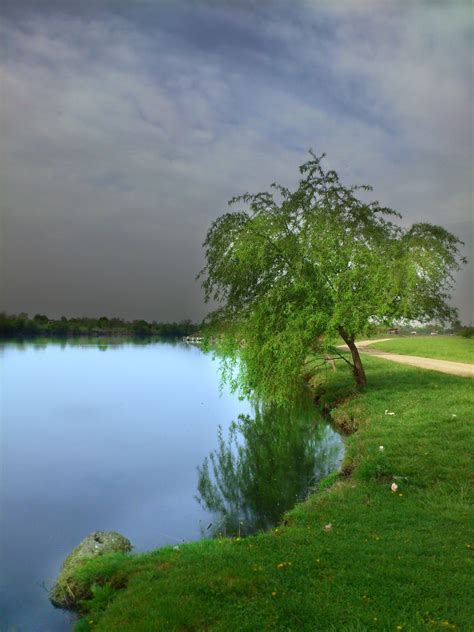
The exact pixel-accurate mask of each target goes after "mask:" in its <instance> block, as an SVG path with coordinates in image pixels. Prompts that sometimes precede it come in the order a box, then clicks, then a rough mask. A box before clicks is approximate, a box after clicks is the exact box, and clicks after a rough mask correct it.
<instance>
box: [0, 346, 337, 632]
mask: <svg viewBox="0 0 474 632" xmlns="http://www.w3.org/2000/svg"><path fill="white" fill-rule="evenodd" d="M0 362H1V369H0V370H1V375H0V388H1V404H0V411H1V414H2V420H1V422H2V423H1V429H2V472H1V477H2V480H1V513H2V516H1V524H2V532H1V538H2V545H1V569H2V575H1V578H0V581H1V585H0V593H1V597H0V613H1V614H0V630H1V632H6V631H7V630H8V632H66V631H69V630H71V628H72V624H71V617H70V615H69V614H68V613H66V612H64V611H61V610H56V609H55V608H53V607H52V606H51V604H50V603H49V600H48V594H47V590H48V588H49V587H50V586H51V584H52V583H53V581H54V578H55V577H56V575H57V573H58V571H59V568H60V566H61V563H62V561H63V559H64V558H65V556H66V555H67V554H68V553H69V552H70V551H71V549H72V548H74V547H75V546H76V545H77V544H78V543H79V542H80V541H81V540H82V539H83V538H84V537H85V536H86V535H88V534H89V533H91V532H92V531H96V530H103V531H107V530H114V531H119V532H120V533H122V534H123V535H125V536H126V537H128V538H129V539H130V541H131V542H132V544H133V545H134V547H135V550H136V551H145V550H149V549H151V548H155V547H158V546H163V545H170V544H171V545H177V544H179V543H181V542H184V541H187V540H195V539H199V538H201V537H212V536H215V535H218V534H220V533H225V534H226V535H232V534H233V533H235V532H236V529H238V530H239V532H240V529H242V532H243V534H244V533H247V532H251V531H252V530H255V529H261V528H267V527H268V526H270V525H271V524H272V523H274V522H275V520H278V519H279V516H280V515H281V512H282V511H284V510H285V509H287V508H288V506H291V504H294V502H296V501H297V500H298V499H300V498H303V497H304V495H305V494H306V493H307V489H308V487H310V486H312V485H314V484H315V483H316V482H317V479H318V478H320V477H321V476H323V475H325V474H327V473H328V472H329V471H331V470H332V469H334V468H335V467H337V466H338V464H339V463H340V460H341V457H342V442H341V440H340V438H339V437H338V435H337V434H336V433H334V432H333V431H332V430H331V429H330V428H329V427H328V426H327V425H326V424H324V423H323V422H318V423H316V424H315V423H314V421H315V420H317V412H316V410H312V411H311V413H310V416H311V424H308V423H306V421H308V419H309V418H308V412H305V413H304V414H301V415H300V418H301V419H300V421H301V420H302V419H306V421H305V422H304V427H303V426H301V428H300V425H299V424H300V421H298V423H296V422H295V423H292V422H291V420H289V418H288V415H287V414H286V413H285V414H282V412H281V411H275V410H273V409H272V408H268V407H267V408H266V409H265V410H261V409H258V410H256V409H255V407H254V406H252V405H251V404H250V402H248V401H242V400H240V399H239V398H238V397H237V395H235V394H231V393H229V392H228V391H226V390H225V389H224V390H223V391H222V393H221V392H220V389H219V374H218V364H217V362H216V361H213V359H212V357H211V355H210V354H204V353H203V352H201V350H200V349H199V348H197V347H194V346H191V345H186V344H184V343H168V342H156V341H154V342H148V343H143V344H140V343H132V342H125V343H124V342H118V341H115V342H112V343H104V342H99V341H97V340H94V341H82V340H80V341H78V340H73V341H67V342H66V341H63V342H54V341H47V342H44V341H27V342H19V343H14V342H7V343H2V344H0ZM239 416H240V420H239ZM233 422H236V424H233ZM219 427H220V428H221V434H220V435H219V432H218V431H219ZM219 437H220V438H219ZM226 450H234V451H235V453H236V454H239V459H240V460H239V463H240V464H241V467H239V470H238V472H237V471H235V472H229V471H223V468H222V467H220V465H221V466H222V464H223V463H224V462H225V458H224V459H221V461H220V460H219V457H220V456H222V455H224V456H225V452H226ZM211 453H212V456H211V457H210V458H209V459H208V461H207V466H206V461H205V460H206V457H208V456H209V455H210V454H211ZM277 462H280V465H281V467H280V468H276V467H272V463H274V464H275V463H277ZM262 463H263V464H264V465H262ZM213 464H214V465H213ZM224 469H225V468H224ZM216 476H220V477H221V478H222V480H223V481H224V482H225V485H224V490H225V492H224V496H225V497H223V498H221V499H220V500H219V501H216V499H215V497H214V496H212V494H210V490H211V491H212V486H213V485H214V481H215V478H216ZM283 477H284V481H283ZM267 478H268V479H269V480H267ZM198 487H199V489H198ZM210 499H211V500H212V502H211V500H210ZM199 501H200V502H199Z"/></svg>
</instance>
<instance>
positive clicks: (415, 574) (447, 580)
mask: <svg viewBox="0 0 474 632" xmlns="http://www.w3.org/2000/svg"><path fill="white" fill-rule="evenodd" d="M416 342H418V340H417V341H416ZM433 342H434V343H435V344H436V343H437V340H436V341H433ZM394 344H395V343H394ZM364 359H365V364H366V368H367V374H368V379H369V388H368V389H367V390H366V391H365V392H364V393H362V394H360V395H357V396H356V397H354V398H353V399H352V400H350V401H348V402H346V403H345V404H342V405H340V406H339V407H338V408H336V409H333V411H332V414H333V418H334V420H335V423H336V424H340V425H345V426H347V425H348V422H350V424H349V425H356V426H358V430H357V431H356V432H355V433H354V434H352V435H351V436H350V437H348V438H347V441H346V443H347V454H346V460H345V464H344V468H343V470H344V473H345V476H344V477H340V478H339V479H338V480H336V481H335V482H334V477H333V482H334V484H333V485H332V487H328V488H327V489H325V490H322V491H319V492H315V493H314V494H312V495H311V496H310V498H309V500H307V501H306V502H304V503H302V504H300V505H298V506H297V507H296V508H295V509H294V510H293V511H291V512H290V513H289V514H288V516H287V518H286V520H285V521H284V524H282V526H281V527H279V528H278V529H275V530H273V531H271V532H269V533H266V534H261V535H258V536H253V537H249V538H245V539H242V540H239V539H234V540H229V539H222V540H213V541H201V542H196V543H191V544H188V545H182V546H180V547H179V549H173V548H171V547H168V548H164V549H160V550H156V551H153V552H151V553H149V554H143V555H137V556H124V555H114V556H111V557H108V558H105V557H104V558H102V559H100V558H99V559H97V560H95V561H93V562H90V563H88V564H87V565H86V566H85V567H84V568H83V569H82V571H81V580H82V581H83V582H84V583H85V584H87V583H90V582H93V581H95V582H96V584H97V586H96V588H95V589H94V592H95V596H94V598H93V599H92V600H89V601H87V602H85V604H84V608H85V612H84V617H83V619H82V620H81V621H80V622H79V623H78V624H77V625H76V628H75V629H76V632H79V631H80V632H84V631H85V630H94V631H95V632H113V631H118V630H120V631H121V632H158V631H167V632H168V631H174V630H176V631H189V632H190V631H198V630H200V631H204V630H208V631H210V630H212V631H220V632H231V631H236V632H241V631H242V632H244V631H248V632H259V631H265V630H278V631H281V632H288V631H294V632H296V631H307V632H315V631H324V632H363V631H367V630H381V631H387V632H388V631H392V630H393V631H395V632H396V631H397V630H404V631H406V632H413V631H417V630H433V631H435V630H451V629H452V630H462V631H466V632H468V631H470V632H472V630H473V625H474V602H473V600H472V595H473V594H474V579H473V578H474V574H473V566H472V556H473V545H474V533H473V531H474V515H473V510H472V488H471V487H470V482H471V483H472V460H471V459H472V454H473V453H474V433H473V425H472V421H473V413H472V408H473V407H472V395H473V391H472V380H469V379H468V378H459V377H452V376H449V375H445V374H440V373H436V372H430V371H423V370H421V369H415V368H412V367H407V366H404V365H398V364H394V363H392V362H387V361H384V360H380V359H376V358H371V357H366V358H364ZM329 375H330V380H331V383H330V385H329V387H328V388H327V390H326V393H325V394H324V397H323V401H322V403H325V402H326V404H327V403H328V402H330V401H336V400H340V399H341V396H342V395H343V394H347V393H348V392H350V391H351V389H352V387H351V378H350V376H349V375H348V374H347V373H346V372H345V371H343V370H339V371H338V372H337V373H335V374H332V373H329ZM386 412H393V413H395V414H393V415H388V414H386ZM380 446H383V450H381V449H380ZM329 482H330V481H327V482H326V485H329ZM394 482H395V483H396V484H397V485H398V489H397V491H396V492H393V491H391V485H392V483H394ZM157 511H159V507H157ZM326 525H331V526H330V527H327V528H326V529H325V526H326ZM469 595H471V597H469Z"/></svg>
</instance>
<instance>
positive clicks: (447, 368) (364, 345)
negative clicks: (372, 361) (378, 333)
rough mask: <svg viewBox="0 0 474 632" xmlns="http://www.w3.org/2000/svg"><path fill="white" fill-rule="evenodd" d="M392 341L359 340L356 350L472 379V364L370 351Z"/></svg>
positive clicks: (344, 346)
mask: <svg viewBox="0 0 474 632" xmlns="http://www.w3.org/2000/svg"><path fill="white" fill-rule="evenodd" d="M386 340H393V338H379V339H378V340H361V341H360V342H357V343H356V344H357V348H358V349H359V351H360V352H361V353H367V354H368V355H372V356H377V357H378V358H383V359H384V360H391V361H392V362H400V363H401V364H410V365H411V366H417V367H419V368H420V369H430V370H432V371H441V373H449V374H450V375H461V376H462V377H474V364H466V363H465V362H451V361H450V360H435V359H434V358H421V357H420V356H410V355H401V354H399V353H389V352H388V351H381V350H380V349H372V348H370V347H369V345H372V344H374V343H376V342H385V341H386ZM339 348H340V349H347V347H346V345H339Z"/></svg>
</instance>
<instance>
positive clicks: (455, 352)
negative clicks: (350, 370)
mask: <svg viewBox="0 0 474 632" xmlns="http://www.w3.org/2000/svg"><path fill="white" fill-rule="evenodd" d="M371 347H373V348H374V349H381V350H382V351H390V352H391V353H401V354H402V355H414V356H421V357H422V358H436V359H438V360H452V361H453V362H468V363H471V364H473V363H474V339H473V338H462V337H460V336H411V337H409V338H398V337H394V338H393V340H387V341H386V342H377V343H375V344H373V345H371Z"/></svg>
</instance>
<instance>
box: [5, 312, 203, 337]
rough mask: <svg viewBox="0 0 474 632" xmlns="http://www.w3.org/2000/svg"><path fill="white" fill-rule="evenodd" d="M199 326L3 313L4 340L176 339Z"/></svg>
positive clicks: (188, 323) (180, 323) (103, 317)
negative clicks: (157, 337)
mask: <svg viewBox="0 0 474 632" xmlns="http://www.w3.org/2000/svg"><path fill="white" fill-rule="evenodd" d="M198 329H199V325H197V324H195V323H193V322H192V321H191V320H182V321H180V322H178V323H176V322H172V323H158V322H156V321H152V322H148V321H146V320H133V321H127V320H123V319H122V318H107V316H101V317H100V318H87V317H81V318H66V317H65V316H62V317H61V318H59V319H54V318H48V316H45V315H44V314H35V316H33V318H30V317H29V316H28V314H24V313H22V314H5V313H0V338H17V337H32V336H135V337H139V338H144V337H149V336H164V337H169V338H174V337H178V336H189V335H191V334H194V333H196V332H197V331H198Z"/></svg>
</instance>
